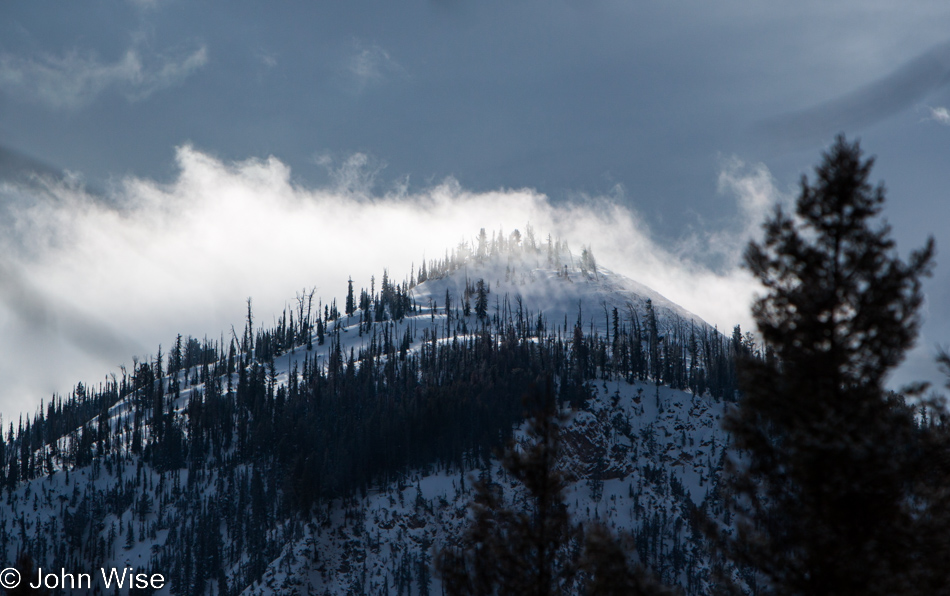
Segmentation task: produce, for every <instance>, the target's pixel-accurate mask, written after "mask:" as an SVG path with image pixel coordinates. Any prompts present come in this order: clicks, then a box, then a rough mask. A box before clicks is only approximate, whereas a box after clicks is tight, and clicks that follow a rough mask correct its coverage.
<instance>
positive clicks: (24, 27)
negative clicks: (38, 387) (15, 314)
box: [0, 0, 950, 374]
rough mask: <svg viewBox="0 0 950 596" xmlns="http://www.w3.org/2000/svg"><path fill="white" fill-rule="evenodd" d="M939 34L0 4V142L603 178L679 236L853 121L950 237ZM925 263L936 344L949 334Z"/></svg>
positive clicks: (861, 21) (908, 195)
mask: <svg viewBox="0 0 950 596" xmlns="http://www.w3.org/2000/svg"><path fill="white" fill-rule="evenodd" d="M948 32H950V6H948V5H947V4H946V3H945V2H907V3H894V2H866V1H862V2H857V1H848V2H837V3H827V2H818V1H805V2H769V3H761V2H751V1H744V2H738V1H729V0H726V1H722V2H701V1H693V0H689V1H672V2H662V3H654V2H635V1H624V2H620V1H601V0H592V1H585V2H580V1H559V0H554V1H545V2H541V1H537V0H506V1H484V2H483V1H479V2H469V1H464V0H429V1H421V0H420V1H407V2H381V1H351V2H280V3H273V2H268V3H265V2H246V1H238V2H207V1H189V2H185V1H180V0H151V1H148V0H139V1H120V0H112V1H98V2H82V3H79V2H68V3H52V2H22V3H11V2H7V3H3V5H2V6H0V146H2V148H3V149H5V150H7V151H13V152H16V153H17V154H18V155H22V156H28V157H30V158H33V159H35V160H37V161H38V162H41V163H43V164H46V165H47V166H49V167H50V168H52V169H62V170H67V171H68V172H69V176H71V177H72V179H79V180H81V181H83V182H84V183H85V184H86V186H87V188H88V189H89V190H91V191H92V192H93V193H96V194H101V195H103V196H105V197H106V198H107V199H110V200H117V199H116V196H117V195H121V194H122V193H121V192H117V191H116V189H117V188H120V187H121V186H122V181H123V180H126V179H128V178H129V177H134V178H136V179H145V180H153V181H157V182H159V183H168V184H170V183H173V182H174V181H176V180H177V179H178V177H179V175H180V170H179V166H180V164H179V163H178V162H176V157H175V156H176V148H177V147H180V146H182V145H185V144H190V145H192V146H193V147H194V148H195V149H196V150H198V151H200V152H203V153H205V154H207V155H210V156H214V157H215V158H217V159H220V160H223V161H224V162H230V161H232V160H237V161H241V160H247V159H250V158H262V159H263V158H267V157H268V156H271V155H273V156H274V157H276V158H277V159H279V160H280V161H281V162H282V163H284V164H286V165H287V166H289V167H290V168H291V172H292V179H293V181H294V182H295V183H296V184H298V185H300V186H302V187H307V188H320V187H323V186H326V185H329V184H335V183H338V182H339V180H338V178H339V172H340V169H339V168H340V166H341V164H343V163H345V162H346V160H347V159H348V158H349V157H350V156H352V155H353V154H356V153H359V154H362V155H364V156H366V162H367V163H368V164H369V165H368V166H367V167H366V168H364V170H366V171H368V172H370V173H373V172H375V177H373V178H372V180H373V186H372V189H371V190H372V192H373V193H375V194H385V193H386V192H389V191H390V190H391V189H392V188H393V187H394V186H395V185H398V184H400V183H402V182H404V181H405V180H406V178H407V177H408V182H409V190H410V192H411V191H412V190H413V189H423V188H427V187H431V186H432V185H433V184H436V183H438V182H440V181H442V180H443V179H445V178H446V177H447V176H452V177H454V178H455V179H456V180H458V182H459V184H460V185H461V188H463V189H465V190H468V191H473V192H485V191H491V190H495V189H503V188H524V187H527V188H531V189H535V190H536V191H538V192H539V193H544V194H546V195H547V196H549V197H550V198H551V200H552V201H553V202H554V203H564V202H566V201H571V200H577V197H579V196H588V195H589V196H601V195H604V196H610V197H613V199H614V200H615V201H619V202H620V203H621V204H623V205H626V206H627V207H629V208H630V209H632V210H634V211H635V212H637V213H638V214H640V215H641V216H642V219H643V221H644V223H645V225H646V226H647V227H648V229H649V234H650V235H651V236H652V237H653V238H654V239H656V240H657V241H658V242H660V243H661V244H662V243H667V244H675V243H677V242H681V241H682V240H683V238H684V237H686V236H688V235H690V234H695V233H697V231H700V232H702V233H716V232H717V231H723V230H729V229H731V228H730V226H731V225H732V224H731V222H733V220H735V219H736V218H737V217H739V215H740V214H739V210H738V208H737V203H736V201H735V199H734V197H731V196H728V193H723V192H721V189H720V188H719V184H718V180H719V177H720V174H721V173H722V172H723V171H724V169H725V168H726V167H727V164H729V163H734V160H736V159H738V160H741V161H742V162H744V163H745V164H747V165H748V166H749V167H751V166H753V165H755V164H762V165H764V167H765V168H767V170H768V172H769V173H770V174H771V177H772V182H773V183H774V187H775V188H776V189H777V190H778V191H779V192H781V193H794V189H795V185H796V183H797V180H798V178H799V176H800V175H801V174H802V173H804V172H807V171H810V170H811V168H812V167H813V166H814V165H815V164H816V163H817V162H818V160H819V155H820V152H821V150H822V149H823V148H824V147H826V146H827V145H828V144H829V143H830V141H831V140H832V138H833V136H834V135H835V134H836V133H838V132H845V133H846V134H847V135H848V136H849V137H860V139H861V140H862V145H863V147H864V148H865V150H866V151H867V152H868V153H870V154H874V155H877V156H878V165H877V167H876V169H875V175H876V176H877V177H878V178H880V179H884V180H886V182H887V186H888V188H889V191H890V194H889V196H890V204H889V208H888V211H887V215H888V217H889V219H890V220H891V221H892V223H893V224H894V226H895V232H896V234H897V236H898V239H899V241H900V244H901V246H902V247H903V248H904V249H909V248H911V247H912V246H917V245H919V244H921V243H922V241H923V238H924V237H925V236H926V235H927V234H935V235H936V236H937V239H938V248H943V247H946V246H950V233H947V232H946V231H945V228H946V222H947V221H950V207H948V204H950V201H947V189H948V188H950V114H948V113H947V111H946V107H947V106H950V87H948V86H947V82H948V81H950V50H948V49H947V46H945V45H944V44H946V43H947V42H948V35H950V33H948ZM941 109H942V110H941ZM10 163H12V162H10V160H8V166H7V168H6V169H7V170H10V169H11V168H14V167H20V166H16V165H15V166H10V165H9V164H10ZM17 163H18V164H21V165H22V163H21V162H17ZM3 171H4V170H3V169H2V168H0V175H2V173H3ZM334 172H336V178H335V177H334ZM5 200H7V201H10V200H12V199H10V198H9V196H8V197H6V199H5ZM0 214H2V210H0ZM344 233H345V231H344ZM947 250H950V249H943V252H946V251H947ZM693 258H697V259H699V260H701V259H702V255H693ZM940 262H941V263H942V262H944V259H943V258H940ZM939 265H940V264H939V263H938V266H939ZM939 271H940V273H938V277H937V278H936V279H935V281H934V282H933V283H930V284H929V285H928V296H929V300H930V306H929V308H930V310H931V311H932V312H933V313H938V314H939V316H932V317H931V318H932V324H933V325H932V327H931V328H933V329H936V328H939V330H940V333H936V334H931V335H928V338H927V341H928V342H930V344H932V342H933V341H938V340H940V339H941V338H942V339H943V340H944V341H950V339H948V338H950V325H948V324H946V323H943V322H942V320H944V319H946V318H947V315H950V295H948V292H947V290H946V283H945V282H946V280H948V279H950V276H948V275H947V273H946V272H947V271H950V261H947V262H946V264H945V265H943V266H939ZM661 291H662V290H661ZM0 374H2V371H0Z"/></svg>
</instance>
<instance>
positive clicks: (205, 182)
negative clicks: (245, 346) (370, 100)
mask: <svg viewBox="0 0 950 596" xmlns="http://www.w3.org/2000/svg"><path fill="white" fill-rule="evenodd" d="M177 161H178V166H179V169H180V172H179V175H178V177H177V178H176V179H175V180H174V181H173V182H171V183H170V184H159V183H156V182H154V181H151V180H146V179H140V178H128V179H126V180H124V181H122V182H121V184H120V185H119V187H118V190H117V192H116V194H115V196H113V197H111V200H110V201H108V202H106V201H103V200H101V199H98V198H96V197H93V196H90V195H88V194H86V193H85V192H83V190H82V188H81V187H77V186H76V185H75V184H72V185H71V184H69V183H68V182H63V183H50V184H48V185H47V186H45V187H41V188H36V187H32V188H24V187H22V186H14V185H10V184H8V185H6V186H0V198H3V199H5V204H8V205H15V206H16V207H15V208H13V209H11V210H9V211H8V213H7V215H6V218H7V219H8V221H7V222H6V223H5V224H4V229H3V230H2V232H3V233H0V276H3V279H4V280H6V281H5V282H4V283H5V285H4V284H0V329H2V333H0V375H2V377H3V379H4V383H3V386H2V387H0V391H2V393H0V410H2V411H4V412H5V413H11V412H13V411H19V410H30V409H32V407H33V406H34V405H35V404H36V403H37V402H38V400H39V399H40V398H42V397H44V396H48V391H51V390H52V389H56V390H58V391H66V390H68V388H69V387H70V386H71V385H72V384H73V383H75V382H76V381H79V380H83V381H88V380H92V381H95V379H97V378H102V377H101V375H103V374H105V373H106V372H109V371H110V370H116V368H117V365H118V364H120V363H122V362H125V363H127V364H128V363H129V361H130V359H131V356H132V354H131V353H129V352H130V351H131V350H132V349H134V348H133V347H130V346H132V345H133V344H131V343H130V342H128V341H126V340H124V339H123V338H135V340H136V342H137V343H136V344H134V345H135V346H145V348H146V349H148V350H150V351H153V350H154V349H155V347H156V346H157V345H158V344H159V343H163V344H165V345H166V346H167V345H168V344H169V343H170V342H171V341H172V340H173V339H174V337H175V334H176V333H185V334H192V335H196V336H199V337H200V336H203V335H205V334H207V335H209V336H211V337H217V336H218V334H220V333H221V332H222V331H224V330H227V329H229V328H230V326H231V325H232V324H234V323H235V322H239V321H240V320H241V319H242V314H243V313H242V311H243V309H244V307H245V305H244V298H246V297H247V296H252V297H253V300H254V308H255V312H256V313H258V317H260V318H261V319H262V320H265V321H267V322H270V320H271V317H272V315H274V314H275V313H278V312H279V311H280V310H281V309H282V308H283V306H284V304H286V303H287V302H288V301H292V300H293V297H294V296H295V294H296V292H299V291H300V290H301V288H303V287H304V286H316V287H317V294H318V295H320V296H322V297H323V299H324V300H329V299H331V298H333V297H337V298H340V297H341V296H342V294H343V292H344V291H345V288H346V281H347V279H348V277H349V276H352V277H353V279H354V281H355V282H356V283H357V284H361V285H365V286H368V285H369V278H370V276H371V275H374V274H375V275H379V274H380V272H381V271H382V270H383V269H384V268H388V269H389V272H390V276H391V277H392V278H394V279H402V278H403V277H404V276H406V275H408V273H409V270H410V267H411V265H412V263H415V266H416V267H417V268H418V266H419V264H420V260H421V258H422V256H423V255H430V256H431V255H440V254H442V252H443V251H444V250H445V249H446V248H450V247H454V246H456V245H457V244H458V243H459V241H461V240H468V241H471V240H472V239H473V238H474V237H475V235H476V234H477V233H478V230H479V228H482V227H484V228H486V229H488V230H498V229H499V228H503V229H504V230H505V231H507V232H510V231H511V230H513V229H516V228H520V229H524V226H525V224H527V223H530V225H531V226H532V227H533V228H534V229H535V230H536V232H537V233H538V234H540V235H542V237H543V235H546V234H547V233H548V232H550V233H552V234H554V235H555V236H559V237H561V238H562V239H565V240H567V241H568V242H569V243H570V245H571V246H572V247H573V248H574V250H579V248H580V247H581V245H582V244H583V245H591V246H592V248H593V250H594V252H595V254H596V256H597V259H598V262H599V263H601V264H602V265H603V266H605V267H607V268H610V269H612V270H614V271H617V272H620V273H624V274H626V275H628V276H630V277H632V278H634V279H636V280H638V281H640V282H641V283H644V284H646V285H648V286H650V287H652V288H653V289H655V290H657V291H658V292H660V293H662V294H664V295H665V296H666V297H668V298H670V299H671V300H673V301H674V302H676V303H678V304H680V305H682V306H683V307H685V308H687V309H689V310H691V311H693V312H695V313H696V314H698V315H699V316H701V317H703V318H704V319H706V320H707V321H709V322H711V323H716V324H718V325H719V327H720V328H721V329H722V328H731V326H732V325H733V324H735V323H741V324H742V325H743V326H747V325H748V323H749V315H748V304H749V299H750V297H751V295H752V292H753V291H754V288H755V286H754V283H753V281H752V280H751V278H750V276H749V275H748V274H747V273H746V272H744V271H742V270H741V269H739V268H738V267H736V266H735V263H736V262H738V257H737V254H738V252H739V251H741V244H742V241H741V235H742V234H743V233H744V230H745V229H747V226H749V225H751V223H749V222H746V221H745V220H743V223H742V225H741V226H740V227H739V229H737V230H734V231H733V232H734V233H735V234H736V235H737V236H738V238H737V239H736V240H735V241H734V242H725V241H724V240H723V239H722V237H720V236H718V235H716V234H707V235H697V236H696V237H695V238H694V239H692V240H691V242H690V243H689V244H688V245H677V246H669V245H664V244H661V243H659V242H657V241H656V240H655V239H654V238H653V237H652V236H651V233H650V230H649V227H648V226H647V225H646V224H645V223H644V221H643V220H642V219H641V218H640V216H639V215H638V214H637V213H636V211H634V210H632V209H630V208H628V207H626V206H624V205H622V204H620V203H618V202H617V200H616V199H615V198H613V197H587V198H584V199H578V200H576V201H573V202H557V203H555V202H552V201H550V200H549V199H548V197H547V196H545V195H543V194H540V193H538V192H536V191H534V190H531V189H519V190H499V191H494V192H470V191H467V190H465V189H464V188H462V187H461V186H460V185H459V183H458V182H457V181H455V180H454V179H451V178H450V179H447V180H445V181H443V182H441V183H437V184H435V185H433V186H430V187H428V188H424V189H420V190H415V191H410V190H408V189H407V186H406V185H405V183H404V181H402V182H400V183H399V184H397V185H395V186H393V187H392V188H390V189H389V190H386V189H383V190H382V191H381V192H380V191H379V190H374V189H377V188H379V186H380V183H379V182H378V181H377V180H376V179H375V172H376V171H378V168H379V165H378V163H377V162H376V161H374V160H373V159H372V158H371V157H368V156H365V155H362V154H357V155H354V156H351V157H350V158H348V159H346V160H343V161H342V162H340V163H339V165H335V163H336V162H334V161H333V160H329V161H327V162H326V165H327V167H329V168H331V169H335V171H336V172H337V176H336V177H335V178H334V182H333V184H331V185H330V186H329V187H326V188H306V187H302V186H300V185H299V184H295V183H293V182H292V180H291V175H290V170H289V168H288V167H287V166H286V165H284V164H283V163H282V162H281V161H279V160H278V159H276V158H273V157H271V158H268V159H263V160H261V159H253V160H247V161H242V162H235V163H228V162H223V161H220V160H218V159H215V158H213V157H211V156H209V155H207V154H205V153H202V152H200V151H197V150H195V149H193V148H191V147H187V146H186V147H182V148H180V149H179V150H178V152H177ZM723 180H724V181H723V182H722V183H721V184H722V187H723V190H724V192H726V193H728V194H732V195H735V198H736V200H738V201H739V202H740V205H742V208H741V211H742V213H743V214H745V215H744V216H743V217H747V218H750V219H751V218H753V217H755V216H756V215H757V214H759V213H761V212H762V210H763V209H764V208H765V203H766V202H767V201H768V200H769V193H770V192H771V191H770V190H769V186H768V180H769V176H768V173H767V171H766V170H764V168H762V167H753V168H746V169H741V168H740V169H734V170H730V172H729V173H728V174H725V175H724V178H723ZM14 193H28V194H29V196H26V197H19V198H18V197H12V196H8V195H12V194H14ZM7 198H10V199H11V200H9V201H6V199H7ZM0 223H4V222H0ZM713 250H715V251H720V252H728V251H732V253H733V254H731V255H727V256H728V258H726V259H725V261H727V262H728V263H730V265H729V266H726V267H717V268H715V269H714V268H710V267H709V266H707V265H706V264H705V260H704V259H705V256H706V254H707V253H709V252H710V251H713ZM3 272H11V275H8V276H4V275H3ZM14 274H15V275H14ZM92 330H97V332H96V333H92ZM109 338H115V339H114V340H109ZM140 355H142V354H140ZM51 359H53V360H55V361H57V362H62V366H60V365H57V366H56V367H55V373H52V374H51V373H50V368H49V367H48V366H47V364H48V363H49V362H50V361H51ZM40 367H42V369H41V368H40ZM37 379H40V380H41V383H42V384H41V386H40V384H39V383H40V381H37ZM24 399H25V400H26V401H23V400H24ZM17 400H20V401H17Z"/></svg>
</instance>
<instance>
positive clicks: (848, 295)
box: [722, 137, 950, 595]
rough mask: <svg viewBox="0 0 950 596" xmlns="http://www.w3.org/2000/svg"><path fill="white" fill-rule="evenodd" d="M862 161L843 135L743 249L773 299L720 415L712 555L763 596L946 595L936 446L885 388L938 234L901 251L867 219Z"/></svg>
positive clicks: (904, 345)
mask: <svg viewBox="0 0 950 596" xmlns="http://www.w3.org/2000/svg"><path fill="white" fill-rule="evenodd" d="M872 163H873V160H871V159H867V160H863V159H862V157H861V151H860V149H859V147H858V144H857V143H854V144H849V143H847V142H846V141H845V139H844V138H843V137H838V139H837V141H836V142H835V144H834V145H833V147H832V148H831V150H830V151H829V152H828V153H826V154H825V155H824V159H823V161H822V163H821V165H820V166H819V167H818V168H816V178H815V181H814V182H809V181H808V179H807V178H804V177H803V179H802V183H801V194H800V195H799V197H798V200H797V203H796V206H795V214H794V216H792V215H788V214H786V213H785V212H784V211H783V210H782V209H777V210H776V212H775V215H774V216H773V217H772V218H771V219H769V220H768V221H767V222H766V224H765V226H764V229H765V237H764V241H763V242H762V243H761V244H760V243H756V242H753V243H751V244H750V245H749V247H748V249H747V251H746V255H745V262H746V266H747V267H748V268H749V269H750V270H751V271H752V273H753V274H754V275H755V277H756V278H758V280H759V281H760V282H761V283H762V284H763V286H764V287H765V289H766V290H767V294H766V295H765V296H763V297H762V298H760V299H759V300H758V301H757V302H756V303H755V305H754V307H753V315H754V317H755V320H756V323H757V325H758V330H759V333H760V334H761V336H762V339H763V340H764V343H765V346H766V347H767V348H769V349H771V350H773V351H774V357H771V356H770V357H768V358H766V359H762V360H757V359H753V358H752V357H751V356H749V355H748V354H747V353H746V351H745V350H743V351H742V353H740V354H739V357H740V359H741V360H740V379H741V381H740V383H741V385H740V386H741V390H742V392H743V395H742V398H741V401H740V402H739V406H738V408H736V409H735V410H734V411H733V412H732V414H731V415H730V416H729V417H728V419H727V422H726V427H727V428H728V430H730V431H731V433H732V435H733V440H734V448H735V449H736V450H738V451H737V453H738V454H739V457H737V458H735V459H734V461H733V464H732V469H731V473H730V475H729V477H728V486H729V488H730V490H731V494H732V496H733V504H732V507H733V511H734V513H736V515H737V518H736V528H737V532H736V534H735V535H734V536H733V537H732V538H729V539H727V540H725V542H724V544H723V545H722V546H723V549H724V551H723V552H725V554H726V555H727V556H728V557H729V558H731V559H732V560H733V561H734V562H735V563H737V564H738V565H739V566H740V567H746V568H747V569H751V570H752V571H753V572H754V577H755V578H756V579H755V582H756V583H758V584H759V587H760V588H761V592H764V593H774V594H809V595H812V594H865V595H868V594H905V593H935V592H934V591H933V590H934V589H935V588H936V587H938V586H939V589H940V590H944V591H945V590H946V589H947V586H950V577H948V576H947V572H946V571H945V570H944V569H945V568H948V566H947V565H946V563H945V562H944V563H943V564H940V565H938V566H934V565H933V564H932V562H933V557H931V556H928V555H926V554H925V553H924V551H923V548H924V545H925V543H926V541H927V540H928V538H927V536H931V537H932V536H933V532H932V530H930V529H929V528H928V524H929V523H930V521H932V520H931V519H930V518H931V516H932V513H933V512H932V508H931V505H932V504H933V501H930V500H928V499H929V495H928V494H927V493H925V492H924V491H923V484H924V482H923V481H922V480H921V479H922V478H924V477H925V475H924V471H925V470H924V467H923V466H924V463H925V462H924V461H923V459H922V457H921V455H922V454H923V453H926V445H927V444H928V443H931V441H930V439H929V438H928V437H927V436H926V433H925V430H923V429H920V428H918V426H917V425H916V423H915V419H914V414H913V410H912V409H911V408H909V407H907V406H906V405H905V404H904V402H903V401H902V400H901V399H900V398H898V397H897V396H895V395H894V394H892V393H889V392H888V391H886V389H885V387H884V380H885V377H886V375H887V373H888V372H889V371H890V370H892V369H893V368H894V367H895V366H897V364H898V363H900V361H901V360H902V359H903V357H904V353H905V351H906V350H907V349H908V348H909V347H910V346H911V345H912V343H913V341H914V339H915V337H916V334H917V330H918V327H919V325H920V318H919V315H918V309H919V307H920V304H921V301H922V299H923V296H922V293H921V289H920V279H921V277H922V276H925V275H928V274H929V272H930V263H931V258H932V255H933V241H932V240H929V241H928V242H927V243H926V245H925V246H924V247H923V248H922V249H920V250H918V251H916V252H913V253H911V255H910V257H909V260H908V261H907V262H904V261H902V260H901V259H900V258H899V257H898V256H897V254H896V250H895V245H894V241H893V240H892V239H891V237H890V228H889V227H888V226H887V224H886V223H876V221H875V218H876V217H877V216H878V215H879V214H880V212H881V209H882V207H883V203H884V189H883V187H882V186H877V187H873V188H872V186H871V185H870V184H869V183H868V177H869V173H870V170H871V166H872ZM944 459H946V456H944ZM942 465H943V464H942ZM944 477H946V476H944ZM941 531H943V530H941ZM938 543H940V544H944V548H945V543H946V540H943V542H942V543H941V542H940V541H939V540H938V541H937V542H935V543H933V544H931V547H932V546H933V545H934V544H938Z"/></svg>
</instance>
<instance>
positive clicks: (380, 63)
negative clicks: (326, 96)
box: [346, 42, 405, 91]
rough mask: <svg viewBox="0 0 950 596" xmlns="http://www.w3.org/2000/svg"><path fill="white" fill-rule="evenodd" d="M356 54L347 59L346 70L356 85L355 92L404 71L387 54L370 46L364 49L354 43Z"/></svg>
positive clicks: (374, 46)
mask: <svg viewBox="0 0 950 596" xmlns="http://www.w3.org/2000/svg"><path fill="white" fill-rule="evenodd" d="M355 45H356V52H355V53H354V54H351V55H350V56H349V58H348V59H347V64H346V68H347V70H348V71H349V73H350V75H351V76H352V77H353V80H354V81H355V83H356V86H357V90H359V91H362V90H363V89H365V88H366V87H368V86H370V85H374V84H379V83H381V82H383V81H385V80H386V79H387V78H388V77H389V76H391V75H394V74H404V73H405V69H403V67H402V66H400V65H399V64H398V63H397V62H396V61H395V60H393V58H392V56H390V55H389V52H387V51H386V50H384V49H383V48H381V47H379V46H377V45H372V46H369V47H364V46H363V45H362V44H360V43H358V42H357V43H356V44H355Z"/></svg>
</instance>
